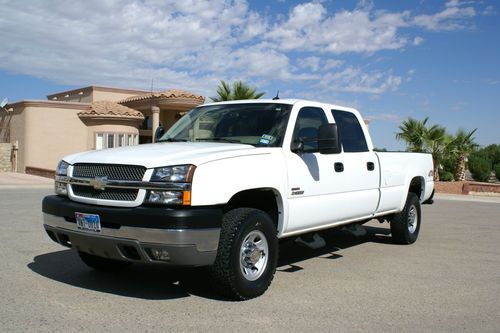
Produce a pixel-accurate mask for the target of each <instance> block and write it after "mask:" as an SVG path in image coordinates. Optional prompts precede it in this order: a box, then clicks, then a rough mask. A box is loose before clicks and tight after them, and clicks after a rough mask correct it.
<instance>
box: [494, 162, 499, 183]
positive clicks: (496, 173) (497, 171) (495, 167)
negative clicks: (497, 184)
mask: <svg viewBox="0 0 500 333" xmlns="http://www.w3.org/2000/svg"><path fill="white" fill-rule="evenodd" d="M493 170H495V175H496V176H497V179H498V180H500V164H497V165H495V166H494V167H493Z"/></svg>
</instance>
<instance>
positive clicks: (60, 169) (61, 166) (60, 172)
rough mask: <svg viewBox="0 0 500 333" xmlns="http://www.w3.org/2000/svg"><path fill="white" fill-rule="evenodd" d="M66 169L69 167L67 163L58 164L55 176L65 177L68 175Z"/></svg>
mask: <svg viewBox="0 0 500 333" xmlns="http://www.w3.org/2000/svg"><path fill="white" fill-rule="evenodd" d="M68 167H69V163H68V162H65V161H61V162H59V164H57V168H56V175H58V176H67V175H68Z"/></svg>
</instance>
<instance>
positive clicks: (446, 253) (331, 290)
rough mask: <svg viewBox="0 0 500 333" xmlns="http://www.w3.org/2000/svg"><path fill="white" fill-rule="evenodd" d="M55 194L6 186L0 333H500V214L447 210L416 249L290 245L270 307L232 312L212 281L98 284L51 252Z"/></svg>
mask: <svg viewBox="0 0 500 333" xmlns="http://www.w3.org/2000/svg"><path fill="white" fill-rule="evenodd" d="M50 193H51V189H50V188H48V187H47V188H28V187H17V188H12V187H8V186H4V187H2V186H0V253H1V255H0V258H2V262H1V264H0V332H177V331H188V332H191V331H193V332H199V331H204V332H213V331H226V332H236V331H240V332H243V331H244V332H499V331H500V203H499V202H498V201H492V202H482V201H463V200H445V199H446V198H441V199H440V198H438V199H437V200H436V202H435V204H434V205H431V206H423V218H424V219H423V224H422V229H421V233H420V237H419V239H418V241H417V242H416V243H415V244H413V245H411V246H403V245H394V244H392V243H391V239H390V230H389V226H388V224H386V223H385V224H379V223H378V222H375V221H372V222H369V223H368V224H367V229H368V235H367V236H365V237H361V238H355V237H354V236H351V235H348V234H345V233H343V232H342V231H339V230H334V231H329V232H326V233H325V234H324V236H325V237H326V239H327V246H326V247H324V248H322V249H319V250H309V249H305V248H302V247H299V246H297V245H294V244H289V243H284V244H282V246H281V248H280V250H281V254H280V263H279V267H278V272H277V273H276V276H275V278H274V281H273V283H272V285H271V287H270V289H269V290H268V291H267V292H266V293H265V294H264V295H263V296H261V297H259V298H256V299H253V300H250V301H245V302H231V301H227V300H225V299H224V298H221V297H220V296H219V295H217V294H216V293H215V292H214V291H213V290H212V288H211V287H210V285H209V283H208V282H207V276H206V273H205V271H204V270H203V269H168V268H159V267H148V266H140V265H137V266H132V267H131V269H129V270H127V271H124V272H121V273H98V272H95V271H92V270H91V269H89V268H87V267H86V266H85V265H84V264H82V263H81V262H80V261H79V259H78V257H77V256H76V254H75V253H74V252H72V251H71V250H68V249H65V248H63V247H61V246H60V245H58V244H56V243H53V242H52V241H51V240H50V239H49V238H48V237H47V236H46V234H45V232H44V231H43V228H42V220H41V199H42V197H43V196H44V195H46V194H50Z"/></svg>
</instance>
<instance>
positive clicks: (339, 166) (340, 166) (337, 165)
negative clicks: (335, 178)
mask: <svg viewBox="0 0 500 333" xmlns="http://www.w3.org/2000/svg"><path fill="white" fill-rule="evenodd" d="M333 166H334V167H335V172H342V171H344V164H342V163H340V162H337V163H335V164H334V165H333Z"/></svg>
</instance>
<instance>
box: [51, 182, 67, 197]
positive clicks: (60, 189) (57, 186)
mask: <svg viewBox="0 0 500 333" xmlns="http://www.w3.org/2000/svg"><path fill="white" fill-rule="evenodd" d="M54 191H55V192H56V194H58V195H68V184H66V183H61V182H54Z"/></svg>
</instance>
